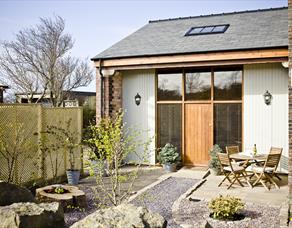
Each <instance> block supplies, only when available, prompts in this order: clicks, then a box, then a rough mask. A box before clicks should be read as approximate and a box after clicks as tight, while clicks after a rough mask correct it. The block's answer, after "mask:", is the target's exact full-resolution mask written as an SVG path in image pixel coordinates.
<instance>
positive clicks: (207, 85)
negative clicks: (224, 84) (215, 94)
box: [185, 72, 211, 100]
mask: <svg viewBox="0 0 292 228" xmlns="http://www.w3.org/2000/svg"><path fill="white" fill-rule="evenodd" d="M185 91H186V92H185V93H186V94H185V99H186V100H211V72H189V73H186V77H185Z"/></svg>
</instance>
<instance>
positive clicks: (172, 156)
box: [158, 143, 180, 164]
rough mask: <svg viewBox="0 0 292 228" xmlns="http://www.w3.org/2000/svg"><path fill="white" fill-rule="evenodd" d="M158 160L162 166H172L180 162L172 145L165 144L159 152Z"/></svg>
mask: <svg viewBox="0 0 292 228" xmlns="http://www.w3.org/2000/svg"><path fill="white" fill-rule="evenodd" d="M158 160H159V161H160V163H162V164H174V163H177V162H179V161H180V155H179V153H178V151H177V148H176V147H175V146H174V145H172V144H170V143H167V144H165V146H164V147H163V148H162V149H161V151H160V152H159V155H158Z"/></svg>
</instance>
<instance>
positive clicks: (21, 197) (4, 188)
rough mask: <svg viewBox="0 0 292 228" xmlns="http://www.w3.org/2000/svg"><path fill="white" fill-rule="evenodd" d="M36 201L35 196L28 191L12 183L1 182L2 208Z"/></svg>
mask: <svg viewBox="0 0 292 228" xmlns="http://www.w3.org/2000/svg"><path fill="white" fill-rule="evenodd" d="M34 201H35V199H34V196H33V194H32V193H31V192H30V191H29V190H28V189H26V188H24V187H20V186H18V185H15V184H11V183H6V182H0V206H7V205H10V204H13V203H19V202H34Z"/></svg>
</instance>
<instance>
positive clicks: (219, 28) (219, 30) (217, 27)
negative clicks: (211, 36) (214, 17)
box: [212, 25, 226, 32]
mask: <svg viewBox="0 0 292 228" xmlns="http://www.w3.org/2000/svg"><path fill="white" fill-rule="evenodd" d="M225 28H226V25H219V26H216V27H215V28H214V29H213V31H212V32H223V31H224V30H225Z"/></svg>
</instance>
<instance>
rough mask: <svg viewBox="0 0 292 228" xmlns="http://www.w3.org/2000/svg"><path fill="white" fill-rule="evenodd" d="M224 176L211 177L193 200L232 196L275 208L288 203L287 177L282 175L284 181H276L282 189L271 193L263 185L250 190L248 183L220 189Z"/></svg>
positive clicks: (272, 189)
mask: <svg viewBox="0 0 292 228" xmlns="http://www.w3.org/2000/svg"><path fill="white" fill-rule="evenodd" d="M223 178H224V176H214V175H209V176H208V177H207V181H206V182H205V183H204V184H203V185H202V186H201V187H200V188H198V189H197V190H196V191H194V192H193V193H192V194H191V196H190V197H191V198H198V199H206V200H210V199H212V198H214V197H217V196H219V195H220V194H221V195H227V194H228V195H232V196H236V197H240V198H241V199H242V200H244V201H245V202H251V203H259V204H268V205H271V206H272V205H274V206H280V205H282V204H283V203H285V202H287V199H288V198H287V197H288V184H287V183H288V181H287V175H281V178H282V181H278V180H275V181H276V182H277V183H278V184H279V186H280V189H277V188H275V187H272V188H271V190H270V191H268V190H266V189H265V188H264V187H263V186H262V185H260V184H259V185H257V186H255V187H253V188H250V187H249V186H248V185H247V184H246V183H244V185H245V186H244V187H241V186H240V185H234V186H232V187H231V188H230V189H229V190H227V186H228V184H227V182H226V184H224V183H223V184H222V185H221V186H220V187H218V184H219V183H220V182H221V180H222V179H223Z"/></svg>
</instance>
